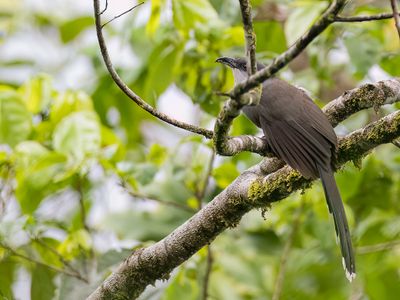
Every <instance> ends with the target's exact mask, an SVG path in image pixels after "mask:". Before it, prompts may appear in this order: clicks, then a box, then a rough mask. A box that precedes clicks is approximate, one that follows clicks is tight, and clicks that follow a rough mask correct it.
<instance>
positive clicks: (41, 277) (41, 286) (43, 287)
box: [31, 265, 56, 300]
mask: <svg viewBox="0 0 400 300" xmlns="http://www.w3.org/2000/svg"><path fill="white" fill-rule="evenodd" d="M54 275H55V272H54V271H52V270H50V269H49V268H46V267H43V266H41V265H35V268H34V269H33V272H32V282H31V300H52V299H53V297H54V295H55V288H56V286H55V284H54V282H53V280H54Z"/></svg>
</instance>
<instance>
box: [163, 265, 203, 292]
mask: <svg viewBox="0 0 400 300" xmlns="http://www.w3.org/2000/svg"><path fill="white" fill-rule="evenodd" d="M190 271H191V270H190V269H189V270H187V269H185V268H181V269H180V271H179V272H178V274H177V275H175V277H174V278H173V280H172V281H171V283H170V284H169V286H168V287H167V288H166V289H165V291H164V295H163V297H161V299H162V300H177V299H185V300H196V299H199V294H200V290H199V284H198V282H197V281H196V280H195V279H196V278H191V276H188V273H189V272H190Z"/></svg>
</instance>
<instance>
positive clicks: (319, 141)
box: [216, 57, 356, 281]
mask: <svg viewBox="0 0 400 300" xmlns="http://www.w3.org/2000/svg"><path fill="white" fill-rule="evenodd" d="M216 61H217V62H219V63H222V64H225V65H227V66H228V67H230V68H231V69H232V71H233V76H234V79H235V84H238V83H239V82H242V81H244V80H246V79H247V78H248V74H247V71H246V63H247V62H246V59H244V58H230V57H221V58H218V59H217V60H216ZM264 67H265V66H264V65H263V64H261V63H258V64H257V69H258V70H260V69H263V68H264ZM243 112H244V114H245V115H246V116H247V117H248V118H249V119H250V120H251V121H252V122H253V123H254V124H255V125H257V126H258V127H259V128H261V129H262V130H263V132H264V135H265V137H264V138H265V140H266V141H267V143H268V146H269V147H270V149H271V150H272V151H273V153H274V154H275V155H276V156H277V157H279V158H281V159H282V160H284V161H285V162H286V163H287V164H288V165H289V166H291V167H292V168H293V169H296V170H297V171H299V172H300V173H301V174H302V175H303V176H304V177H306V178H311V179H315V178H318V177H320V178H321V181H322V185H323V187H324V191H325V197H326V201H327V203H328V208H329V211H330V213H331V214H332V215H333V219H334V223H335V229H336V234H337V236H338V237H339V241H340V248H341V252H342V256H343V266H344V268H345V271H346V276H347V278H348V279H349V280H350V281H351V280H352V279H353V278H354V277H355V272H356V269H355V260H354V254H353V247H352V243H351V237H350V233H349V227H348V224H347V219H346V215H345V211H344V207H343V203H342V199H341V197H340V194H339V190H338V188H337V185H336V182H335V178H334V176H333V169H334V167H333V160H334V158H335V154H336V150H337V137H336V134H335V132H334V130H333V128H332V125H331V124H330V123H329V120H328V119H327V117H326V116H325V114H324V113H323V112H322V111H321V109H320V108H319V107H318V106H317V105H316V104H315V103H314V102H313V101H312V100H311V98H310V97H309V96H308V95H307V94H306V93H305V92H304V91H303V90H301V89H299V88H296V87H295V86H293V85H290V84H289V83H287V82H285V81H283V80H281V79H278V78H271V79H268V80H266V81H265V82H264V83H263V88H262V94H261V99H260V103H259V104H258V105H257V106H245V107H243Z"/></svg>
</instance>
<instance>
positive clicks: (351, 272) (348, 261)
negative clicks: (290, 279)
mask: <svg viewBox="0 0 400 300" xmlns="http://www.w3.org/2000/svg"><path fill="white" fill-rule="evenodd" d="M318 171H319V174H320V177H321V181H322V185H323V186H324V191H325V197H326V201H327V203H328V207H329V211H330V213H331V214H332V215H333V220H334V222H335V229H336V234H337V236H338V238H339V241H340V249H341V252H342V256H343V267H344V269H345V271H346V277H347V279H348V280H349V281H352V280H353V279H354V277H355V276H356V268H355V259H354V253H353V246H352V243H351V237H350V232H349V226H348V224H347V218H346V214H345V211H344V207H343V202H342V199H341V197H340V194H339V190H338V188H337V185H336V181H335V177H334V176H333V171H332V169H331V168H329V169H327V170H325V169H322V167H318Z"/></svg>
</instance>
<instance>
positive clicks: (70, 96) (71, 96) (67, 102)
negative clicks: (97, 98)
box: [50, 91, 93, 124]
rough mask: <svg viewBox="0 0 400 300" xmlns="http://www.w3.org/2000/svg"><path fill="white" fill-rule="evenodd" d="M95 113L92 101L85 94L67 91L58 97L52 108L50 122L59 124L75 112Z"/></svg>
mask: <svg viewBox="0 0 400 300" xmlns="http://www.w3.org/2000/svg"><path fill="white" fill-rule="evenodd" d="M78 111H93V102H92V99H91V98H90V97H89V96H88V95H87V94H85V93H84V92H79V91H78V92H75V91H67V92H65V93H62V94H60V95H58V96H57V97H56V98H55V99H54V101H53V102H52V104H51V107H50V120H51V121H52V122H53V124H57V123H58V122H60V121H61V120H62V119H63V118H64V117H66V116H68V115H69V114H71V113H73V112H78Z"/></svg>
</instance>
